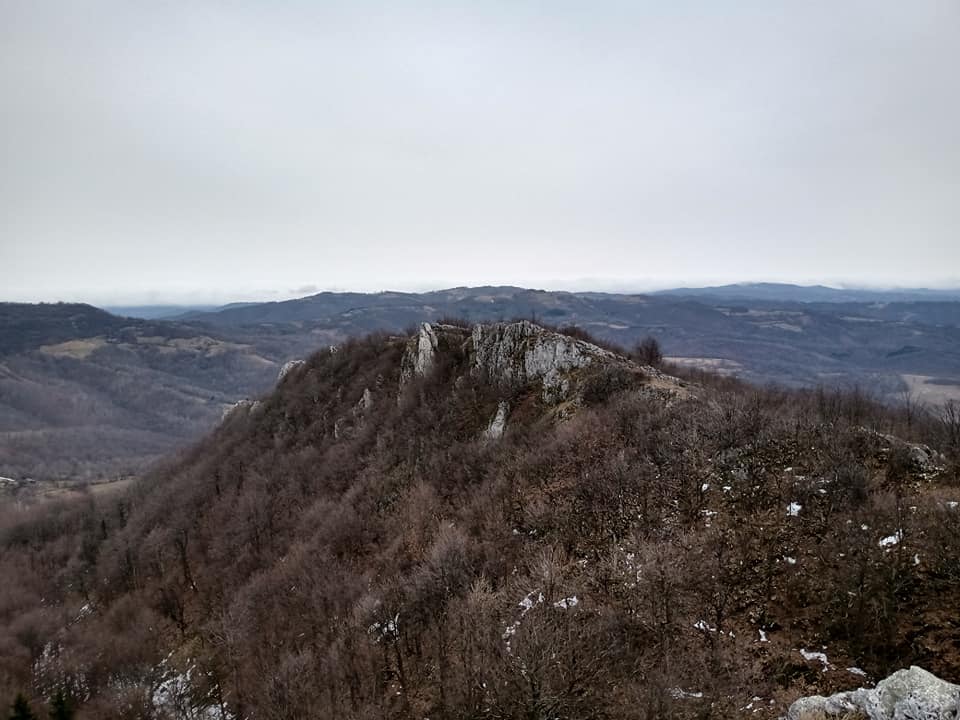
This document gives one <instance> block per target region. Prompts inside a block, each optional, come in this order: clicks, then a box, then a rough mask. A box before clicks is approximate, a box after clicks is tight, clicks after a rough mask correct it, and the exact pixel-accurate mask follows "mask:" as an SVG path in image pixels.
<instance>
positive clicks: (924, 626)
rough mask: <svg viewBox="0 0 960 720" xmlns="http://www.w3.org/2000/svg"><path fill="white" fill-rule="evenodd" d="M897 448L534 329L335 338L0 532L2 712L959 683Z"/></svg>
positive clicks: (948, 591) (909, 445) (934, 539)
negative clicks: (905, 675)
mask: <svg viewBox="0 0 960 720" xmlns="http://www.w3.org/2000/svg"><path fill="white" fill-rule="evenodd" d="M904 429H905V426H900V425H898V420H897V418H896V417H894V416H891V415H885V414H884V413H883V412H882V410H880V409H878V408H876V407H873V406H871V405H870V404H869V403H866V402H865V401H864V400H863V398H862V397H851V398H844V397H842V396H825V395H822V394H821V395H817V394H813V393H809V394H808V393H787V392H764V391H756V390H750V389H747V388H744V387H741V386H738V385H736V384H730V383H725V382H722V381H717V382H716V384H699V385H695V386H694V385H690V384H687V383H684V382H682V381H680V380H677V379H674V378H670V377H669V376H664V375H662V374H660V373H658V372H656V371H655V370H652V369H649V368H643V367H638V366H637V365H635V364H634V363H632V362H631V361H630V360H629V359H627V358H624V357H621V356H619V355H617V354H616V353H612V352H610V351H608V350H605V349H603V348H601V347H599V346H597V345H596V344H593V343H591V342H588V341H586V340H584V339H581V338H572V337H569V336H565V335H562V334H558V333H555V332H551V331H548V330H545V329H543V328H540V327H538V326H536V325H533V324H532V323H505V324H498V325H493V326H482V327H474V328H470V327H461V326H457V325H444V324H440V325H424V326H421V327H420V328H419V329H418V330H417V331H416V333H414V334H413V336H411V337H390V336H373V337H368V338H365V339H362V340H354V341H349V342H347V343H345V344H344V345H342V346H339V347H335V348H328V349H326V350H323V351H321V352H319V353H317V354H315V355H314V356H312V357H311V358H309V359H308V360H307V361H306V362H304V363H302V364H299V365H295V366H292V367H290V368H289V369H288V371H287V372H286V374H285V376H284V377H283V379H282V380H281V381H280V383H279V384H278V386H277V388H276V389H275V391H274V392H272V393H271V394H270V395H268V396H265V397H263V398H262V399H261V400H260V401H259V402H257V403H250V404H247V405H244V406H242V407H239V408H238V409H237V410H236V411H234V412H233V413H231V414H230V415H229V416H228V417H227V418H226V419H225V421H224V423H223V424H222V426H221V427H219V428H218V430H217V431H216V432H215V433H214V434H213V435H212V436H211V437H209V438H208V439H207V440H205V441H204V442H203V443H201V444H200V445H198V446H197V447H195V448H194V449H193V450H191V451H190V452H189V453H187V454H186V455H184V456H183V457H181V458H179V459H177V460H176V461H172V462H171V463H170V465H169V466H168V467H166V468H164V469H162V470H157V471H155V472H154V473H153V474H152V475H151V476H150V477H148V478H145V479H144V480H143V481H142V482H140V483H139V484H138V485H137V486H136V487H135V488H134V489H133V490H132V491H131V492H130V493H129V494H128V495H126V496H123V497H121V498H119V499H117V498H114V499H109V498H96V497H92V498H90V499H89V501H87V502H86V503H85V504H73V505H66V506H63V507H62V508H59V509H57V508H51V509H50V510H49V511H48V512H47V513H45V514H43V515H39V514H36V513H35V514H33V515H28V516H23V515H11V514H9V513H8V515H7V517H5V518H3V522H2V524H0V527H2V528H3V532H2V536H0V540H2V552H0V578H3V579H5V580H7V582H5V583H4V584H3V588H4V592H3V594H2V595H0V648H2V650H3V652H0V700H4V699H5V698H12V696H13V694H14V693H15V692H16V691H25V692H27V693H28V694H31V695H32V696H33V698H34V699H35V700H36V701H39V700H42V699H43V698H49V697H51V696H52V695H53V693H54V692H55V691H56V690H57V689H58V688H66V689H67V690H69V692H70V693H71V694H72V695H73V696H74V697H76V698H77V699H78V701H79V702H80V704H81V708H80V709H81V717H84V718H121V717H123V718H179V717H205V718H220V717H224V718H226V717H235V718H268V719H269V718H277V719H279V718H285V719H286V718H304V719H306V718H317V717H338V718H375V717H376V718H382V717H396V718H423V717H447V718H478V717H491V718H515V717H525V718H543V719H546V718H663V717H675V718H694V717H697V718H710V717H715V718H728V717H736V716H739V715H743V716H749V717H758V718H764V717H766V718H770V717H776V716H777V715H778V714H782V713H783V712H785V711H786V709H787V706H788V705H789V703H790V702H792V701H793V700H795V699H796V698H797V697H798V696H799V695H801V694H810V692H811V691H816V692H820V693H827V692H833V691H835V690H841V689H848V688H851V687H856V686H859V685H860V684H862V682H863V677H862V676H861V675H859V674H858V673H865V674H867V675H868V676H870V677H874V678H880V677H883V676H884V675H886V674H887V673H888V672H890V671H891V670H895V669H898V668H900V667H903V666H906V665H909V664H911V663H916V664H920V665H922V666H924V667H925V668H927V669H929V670H931V671H933V672H935V673H937V674H938V675H940V676H942V677H944V678H945V679H948V680H949V679H956V678H957V676H958V674H960V648H958V638H960V628H958V626H957V617H956V614H955V601H954V598H955V597H956V593H957V591H958V589H960V532H958V529H957V528H958V527H960V523H957V517H958V516H957V512H958V510H957V508H958V504H957V503H958V501H960V493H958V491H957V484H956V483H957V475H956V468H955V464H954V465H951V463H955V460H951V459H950V458H947V457H944V456H941V455H940V454H939V452H938V451H937V450H934V449H931V448H929V447H925V446H922V445H919V444H916V443H913V442H908V441H905V440H900V439H898V438H897V437H894V436H892V435H890V434H889V431H890V430H897V431H898V432H903V431H904ZM945 430H946V428H940V427H937V426H930V427H920V426H918V425H914V426H913V430H912V431H913V432H919V431H924V432H927V433H928V434H929V441H931V442H933V441H936V442H941V441H943V442H944V443H946V438H947V435H946V434H938V433H940V432H941V431H945ZM944 449H946V450H948V451H950V452H951V453H954V455H952V456H951V457H953V458H955V453H956V452H957V451H958V449H960V448H957V447H956V446H955V445H952V446H948V445H946V444H945V445H944ZM848 668H854V669H855V671H854V670H849V669H848Z"/></svg>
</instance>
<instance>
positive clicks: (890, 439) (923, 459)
mask: <svg viewBox="0 0 960 720" xmlns="http://www.w3.org/2000/svg"><path fill="white" fill-rule="evenodd" d="M860 433H861V434H862V435H863V437H864V438H865V439H866V440H867V441H868V442H870V443H871V444H872V445H873V446H874V447H875V449H876V450H877V451H878V452H879V453H880V454H887V453H890V452H891V451H893V450H901V451H903V450H905V451H906V452H907V455H908V456H909V458H910V466H911V468H910V469H911V470H912V471H913V472H914V473H916V474H917V475H919V476H920V477H922V478H925V479H930V478H933V477H935V476H936V475H937V474H939V473H940V472H941V471H942V470H943V468H944V464H945V462H946V461H945V458H944V457H943V455H941V454H940V453H938V452H937V451H936V450H934V449H933V448H931V447H930V446H928V445H924V444H922V443H913V442H907V441H906V440H901V439H900V438H898V437H897V436H895V435H887V434H885V433H880V432H877V431H876V430H871V429H869V428H860Z"/></svg>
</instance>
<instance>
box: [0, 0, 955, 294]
mask: <svg viewBox="0 0 960 720" xmlns="http://www.w3.org/2000/svg"><path fill="white" fill-rule="evenodd" d="M958 33H960V5H958V4H957V3H955V2H951V1H949V0H920V1H919V2H915V3H909V4H904V3H898V2H893V1H884V2H866V1H859V0H858V1H851V2H847V3H842V4H839V5H838V4H835V3H805V4H792V5H776V6H774V5H769V4H766V3H755V2H746V3H737V4H735V5H730V6H727V7H723V8H721V7H720V6H718V5H716V4H713V3H697V2H690V3H679V4H669V5H667V4H659V3H653V2H640V3H623V2H618V1H614V0H606V1H603V2H599V3H593V4H591V5H590V6H589V8H588V7H586V6H582V5H578V4H575V3H568V2H558V3H552V4H550V5H542V4H538V3H535V2H519V3H502V2H499V1H496V2H495V1H492V0H491V1H488V2H481V3H469V4H467V3H463V4H457V3H435V2H430V1H428V0H419V1H417V2H412V3H409V4H404V5H403V6H398V5H396V4H387V3H376V2H371V3H361V4H357V3H341V2H330V3H323V4H316V3H309V2H305V1H298V0H294V1H293V2H289V3H283V4H281V5H276V4H260V3H245V2H242V3H236V4H231V5H230V6H229V7H228V6H223V5H217V4H212V3H203V2H190V3H188V2H184V1H183V0H179V1H176V0H175V1H174V2H170V3H164V4H162V5H158V6H150V7H145V6H136V5H130V4H129V3H123V2H119V0H96V1H95V2H92V3H85V4H83V5H82V6H80V5H73V4H69V3H51V2H19V1H16V0H14V1H11V2H4V3H0V109H2V113H0V152H2V157H3V158H4V161H3V162H2V163H0V267H3V269H4V270H5V277H4V288H3V290H2V291H0V294H2V296H3V298H2V299H4V300H21V301H24V300H25V301H38V300H47V301H55V300H84V301H87V302H94V303H96V304H114V305H116V304H134V303H135V304H146V303H188V304H195V303H204V304H206V303H211V304H220V303H224V302H229V301H245V300H269V299H284V298H287V297H292V296H295V295H297V294H301V295H302V294H309V293H306V292H301V290H302V289H303V288H306V287H310V288H314V291H318V290H321V289H341V290H342V289H349V290H359V291H376V290H380V289H383V288H391V289H398V290H423V289H437V288H441V287H452V286H460V285H481V284H511V285H519V286H525V287H539V288H545V289H576V290H583V289H595V290H614V289H616V290H635V291H642V290H652V289H662V288H667V287H676V286H680V285H688V286H689V285H714V284H726V283H733V282H756V281H772V282H794V283H798V284H816V283H822V284H827V285H836V284H847V285H855V286H866V287H870V286H896V287H940V288H942V287H958V286H960V242H958V238H957V229H958V228H960V201H958V200H960V133H957V131H956V128H958V127H960V84H958V83H956V82H955V78H954V75H955V71H956V68H957V67H960V43H957V42H956V41H955V40H956V37H957V36H958Z"/></svg>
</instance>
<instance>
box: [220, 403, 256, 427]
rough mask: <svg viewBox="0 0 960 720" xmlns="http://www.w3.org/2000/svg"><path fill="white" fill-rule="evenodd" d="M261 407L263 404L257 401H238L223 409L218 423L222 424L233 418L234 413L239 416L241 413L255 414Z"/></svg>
mask: <svg viewBox="0 0 960 720" xmlns="http://www.w3.org/2000/svg"><path fill="white" fill-rule="evenodd" d="M261 407H263V403H262V402H260V401H259V400H250V399H249V398H245V399H243V400H238V401H237V402H235V403H234V404H233V405H228V406H227V407H225V408H224V409H223V414H222V415H221V416H220V421H221V422H223V421H224V420H226V419H227V418H228V417H231V416H233V415H234V414H235V413H236V414H239V413H241V412H250V413H255V412H257V411H258V410H259V409H260V408H261Z"/></svg>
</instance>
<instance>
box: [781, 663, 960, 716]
mask: <svg viewBox="0 0 960 720" xmlns="http://www.w3.org/2000/svg"><path fill="white" fill-rule="evenodd" d="M829 718H845V719H848V720H853V719H855V718H867V719H869V720H957V719H958V718H960V685H954V684H953V683H949V682H947V681H945V680H941V679H940V678H938V677H937V676H936V675H933V674H932V673H929V672H927V671H926V670H924V669H923V668H919V667H916V666H913V667H911V668H910V669H909V670H898V671H897V672H895V673H894V674H893V675H891V676H890V677H888V678H887V679H886V680H882V681H880V682H879V683H878V684H877V686H876V687H875V688H872V689H867V688H861V689H859V690H851V691H849V692H842V693H837V694H836V695H831V696H829V697H822V696H820V695H814V696H811V697H805V698H800V699H799V700H797V701H796V702H795V703H793V704H792V705H791V706H790V709H789V710H788V711H787V715H786V718H785V720H828V719H829Z"/></svg>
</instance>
